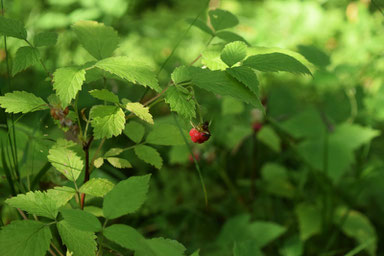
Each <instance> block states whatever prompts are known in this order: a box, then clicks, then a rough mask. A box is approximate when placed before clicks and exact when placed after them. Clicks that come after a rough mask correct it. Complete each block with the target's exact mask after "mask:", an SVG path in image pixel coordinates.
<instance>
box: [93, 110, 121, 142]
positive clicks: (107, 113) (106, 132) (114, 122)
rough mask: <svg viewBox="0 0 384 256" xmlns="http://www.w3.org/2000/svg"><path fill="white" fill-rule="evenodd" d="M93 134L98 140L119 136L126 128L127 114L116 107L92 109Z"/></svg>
mask: <svg viewBox="0 0 384 256" xmlns="http://www.w3.org/2000/svg"><path fill="white" fill-rule="evenodd" d="M89 117H90V119H91V124H92V127H93V133H94V136H95V138H96V139H101V138H104V137H105V138H107V139H108V138H111V137H112V136H118V135H120V134H121V132H122V131H123V129H124V126H125V114H124V112H123V110H122V109H121V108H119V107H115V106H103V105H97V106H93V107H92V108H91V111H90V113H89Z"/></svg>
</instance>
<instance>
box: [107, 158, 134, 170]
mask: <svg viewBox="0 0 384 256" xmlns="http://www.w3.org/2000/svg"><path fill="white" fill-rule="evenodd" d="M107 161H108V162H109V163H110V164H111V165H112V166H113V167H115V168H119V169H121V168H132V165H131V163H130V162H129V161H128V160H125V159H123V158H118V157H108V158H107Z"/></svg>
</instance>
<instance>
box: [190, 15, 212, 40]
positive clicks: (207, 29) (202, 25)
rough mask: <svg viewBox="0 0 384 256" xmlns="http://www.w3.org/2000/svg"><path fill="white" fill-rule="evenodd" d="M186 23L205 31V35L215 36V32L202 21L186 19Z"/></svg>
mask: <svg viewBox="0 0 384 256" xmlns="http://www.w3.org/2000/svg"><path fill="white" fill-rule="evenodd" d="M186 22H187V23H188V24H191V25H193V26H195V27H197V28H199V29H200V30H202V31H204V32H205V33H208V34H210V35H212V36H213V35H214V32H213V31H212V29H211V28H210V27H208V25H207V24H206V23H204V22H203V21H202V20H199V19H190V18H188V19H186Z"/></svg>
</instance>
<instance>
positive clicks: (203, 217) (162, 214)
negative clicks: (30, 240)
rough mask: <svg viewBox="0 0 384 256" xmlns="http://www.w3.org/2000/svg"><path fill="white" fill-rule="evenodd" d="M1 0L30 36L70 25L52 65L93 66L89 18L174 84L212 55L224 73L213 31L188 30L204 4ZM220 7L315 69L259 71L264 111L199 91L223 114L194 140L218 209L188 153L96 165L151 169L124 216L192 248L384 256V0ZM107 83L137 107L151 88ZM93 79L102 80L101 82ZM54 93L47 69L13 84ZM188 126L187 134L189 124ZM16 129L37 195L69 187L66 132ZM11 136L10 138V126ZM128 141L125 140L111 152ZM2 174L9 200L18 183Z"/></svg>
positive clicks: (0, 70) (50, 56) (115, 173)
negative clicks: (133, 210) (63, 145)
mask: <svg viewBox="0 0 384 256" xmlns="http://www.w3.org/2000/svg"><path fill="white" fill-rule="evenodd" d="M4 2H5V10H6V12H5V15H6V16H7V17H12V18H15V19H21V20H23V22H24V23H25V24H26V28H27V30H28V32H29V36H30V37H31V38H32V37H33V35H34V34H36V33H39V32H42V31H55V32H58V33H59V38H58V43H57V45H56V46H55V47H50V48H47V49H45V50H44V52H43V54H42V58H43V59H44V60H45V62H46V65H47V67H48V69H49V70H50V71H54V70H55V69H56V68H58V67H63V66H67V65H72V64H82V63H84V62H86V61H90V60H92V57H91V56H90V55H89V54H88V53H87V52H86V51H85V50H84V49H83V48H81V47H80V45H79V44H78V42H77V41H76V40H75V36H74V34H73V32H72V31H71V30H70V26H71V25H72V24H73V23H74V22H76V21H78V20H97V21H99V22H103V23H105V24H106V25H110V26H113V27H114V28H115V29H116V30H117V31H118V32H119V36H120V46H119V48H118V50H117V51H116V55H126V56H130V57H132V58H135V59H139V60H141V61H143V62H145V63H147V64H148V65H150V66H151V67H152V68H153V70H155V72H158V74H159V80H160V84H161V85H163V86H164V85H166V84H167V83H168V82H169V80H170V74H171V73H172V71H173V69H174V68H175V67H177V66H180V65H184V64H188V63H190V62H192V61H193V60H194V59H195V58H196V57H197V56H198V55H199V54H200V53H201V52H203V54H202V58H201V59H200V60H199V61H198V63H196V64H197V65H201V64H203V65H206V66H208V67H209V68H217V69H220V63H219V62H218V58H217V57H218V55H217V50H216V48H220V47H221V48H222V46H223V40H221V39H218V38H215V39H214V41H213V46H210V47H208V48H206V47H205V45H206V44H207V42H208V41H209V39H210V36H209V35H207V34H205V33H203V32H202V31H200V30H198V29H197V28H195V27H192V28H191V29H189V30H188V26H189V25H188V23H187V22H186V21H185V20H186V18H195V17H196V16H197V15H199V13H202V15H201V16H200V19H206V16H207V15H206V12H205V10H206V9H204V6H205V3H206V1H205V0H204V1H202V0H188V1H177V0H32V1H24V0H13V1H7V0H5V1H4ZM211 7H220V8H222V9H226V10H228V11H231V12H232V13H234V14H235V15H237V16H238V18H239V20H240V25H239V26H237V27H236V28H234V29H233V32H236V33H237V34H239V35H241V36H242V37H243V38H244V39H245V40H246V41H247V42H248V43H249V44H250V45H251V46H252V47H255V48H254V50H255V51H263V49H264V48H262V47H276V48H284V49H289V50H293V51H296V52H299V53H300V54H302V55H303V56H304V57H305V58H306V59H307V60H308V61H310V62H312V63H313V64H314V65H313V66H312V71H313V77H300V76H295V75H292V74H286V73H279V74H276V73H273V74H271V73H269V74H263V75H262V76H260V75H259V80H260V90H261V97H262V99H263V100H264V102H265V106H266V110H267V115H266V117H265V118H263V116H262V114H261V112H260V111H258V110H256V109H253V108H252V107H250V106H247V105H244V104H243V103H242V102H239V101H237V100H235V99H233V98H230V97H224V98H223V97H216V96H213V95H211V94H208V93H206V92H204V91H200V90H198V91H197V92H196V93H197V95H198V99H199V102H200V103H201V104H202V106H203V113H204V117H205V119H206V120H208V121H211V122H212V124H211V133H212V137H211V139H210V140H209V141H208V142H207V143H205V144H203V145H193V151H194V154H195V157H196V158H197V159H198V162H199V165H200V167H201V169H202V171H203V176H204V179H205V182H206V185H207V190H208V198H209V203H208V205H207V206H205V204H204V195H203V192H202V190H201V185H200V182H199V180H198V176H197V173H196V171H195V167H194V165H193V163H192V161H191V155H190V153H189V151H188V149H187V147H185V146H174V147H171V148H169V147H159V150H161V152H162V156H163V158H164V161H165V164H164V167H163V168H162V170H161V171H156V170H154V169H153V168H151V167H150V166H149V165H146V164H145V163H143V162H141V161H139V160H137V159H136V158H135V157H134V156H133V154H131V153H130V152H126V153H124V154H125V155H124V157H125V158H126V159H129V161H130V162H131V163H132V164H133V165H134V166H135V168H133V169H123V170H117V169H114V168H113V167H112V166H110V165H108V164H105V165H103V167H102V168H100V169H96V170H95V171H94V172H93V173H92V176H99V177H107V178H109V179H111V180H112V181H116V182H117V181H119V180H121V179H125V178H126V177H129V176H131V175H135V174H137V173H147V172H152V173H153V175H154V179H153V180H152V184H151V189H150V191H151V192H150V196H149V200H148V202H147V203H146V205H145V207H144V209H142V210H141V212H139V213H138V214H136V215H134V216H131V217H129V218H127V219H124V220H123V221H124V222H127V223H130V225H135V226H137V227H141V230H142V231H143V232H144V233H146V234H147V235H148V236H151V235H158V234H161V235H163V236H166V237H170V238H173V239H177V240H178V241H180V242H182V243H183V244H184V245H186V247H187V248H189V250H190V252H191V253H192V252H193V251H194V250H196V249H198V248H200V249H201V251H200V254H201V255H209V256H214V255H218V256H219V255H220V256H226V255H236V256H241V255H284V256H299V255H382V254H383V253H384V243H383V241H384V233H383V230H384V221H383V219H382V216H383V214H384V161H383V152H384V137H383V135H382V130H383V129H384V122H383V121H384V84H383V79H384V75H383V74H384V72H383V71H384V58H383V53H384V43H383V42H384V33H383V30H384V26H383V25H384V23H383V20H384V15H383V12H382V11H381V9H384V2H383V1H375V2H373V1H372V0H371V1H370V0H359V1H347V0H332V1H327V0H311V1H309V0H308V1H303V0H302V1H299V0H281V1H280V0H271V1H268V0H265V1H262V0H259V1H249V0H244V1H242V0H237V1H236V0H222V1H211ZM20 46H23V42H22V41H18V40H16V39H12V38H9V40H8V49H9V52H10V58H11V61H12V57H13V56H14V54H15V52H16V50H17V49H18V48H19V47H20ZM215 47H216V48H215ZM170 55H172V56H171V58H169V59H168V57H169V56H170ZM0 74H1V76H0V85H1V87H2V88H4V89H3V90H5V91H7V90H9V88H8V85H7V83H6V76H5V74H6V65H5V51H4V43H3V40H1V42H0ZM109 86H110V88H111V89H112V90H113V91H114V92H115V93H117V94H118V95H119V96H120V97H121V98H128V99H130V100H132V101H137V100H139V99H140V97H141V95H142V94H143V89H142V88H141V87H136V86H129V87H128V86H126V85H123V84H122V83H121V82H120V81H118V80H111V81H110V82H109ZM86 87H87V88H86V90H89V89H91V88H92V89H93V88H102V84H101V82H97V81H96V82H90V83H89V84H88V85H86ZM51 89H52V88H51V85H50V83H49V81H48V80H47V79H46V74H45V72H44V70H43V69H41V68H40V67H39V66H36V67H34V68H31V69H28V70H27V71H25V72H23V73H20V74H18V75H17V76H16V77H15V78H13V79H12V81H11V87H10V90H26V91H30V92H33V93H35V94H37V95H38V96H41V97H44V98H46V97H47V96H48V95H49V94H51V92H52V91H51ZM94 103H95V100H94V99H92V98H91V97H90V96H89V95H88V94H87V92H86V91H85V92H82V93H81V94H80V102H79V104H80V109H81V108H87V107H89V106H91V104H94ZM151 111H152V113H153V114H154V115H156V117H157V119H156V121H158V122H172V123H173V122H174V119H173V117H172V116H171V115H170V113H169V110H168V107H167V105H165V104H164V103H162V104H159V105H157V107H156V108H154V109H153V110H151ZM181 123H182V125H184V126H185V128H186V129H188V127H189V126H188V122H183V121H182V122H181ZM184 123H185V124H184ZM1 125H2V127H4V123H2V124H1ZM256 126H258V127H259V128H260V127H261V129H259V128H257V127H256ZM16 129H17V143H18V144H17V150H18V157H19V168H20V170H21V172H22V178H23V179H31V180H33V182H32V187H31V188H29V189H32V190H33V189H46V188H49V187H52V186H54V185H57V184H63V179H62V177H60V176H59V175H58V173H57V172H55V170H54V169H53V168H50V166H49V165H47V159H46V155H47V151H48V149H49V147H50V146H51V145H52V144H53V143H54V140H56V139H57V138H60V137H64V136H65V133H64V132H63V131H61V130H60V129H59V128H57V127H56V126H55V124H54V122H53V121H52V119H51V118H50V116H49V113H41V112H38V113H32V114H29V115H27V116H25V117H23V118H22V119H20V120H19V121H18V122H17V126H16ZM0 138H1V139H2V143H3V144H5V143H6V133H5V130H4V129H2V130H0ZM129 143H131V142H130V141H129V139H128V138H127V137H124V138H120V137H119V139H115V140H112V141H111V142H109V143H108V144H107V145H106V147H105V148H109V147H117V146H122V145H129ZM95 150H96V149H95V148H93V149H92V152H94V151H95ZM1 162H3V161H1ZM3 163H4V162H3ZM3 168H5V167H4V165H3ZM0 173H1V177H0V178H1V179H0V190H1V201H3V200H4V199H5V198H7V197H8V196H9V195H10V194H11V191H10V188H9V187H8V185H7V183H6V179H5V177H4V172H3V171H1V170H0ZM40 174H41V175H40ZM21 191H22V190H21ZM88 200H93V199H92V198H88ZM96 203H97V202H96ZM93 210H95V209H93ZM95 211H97V209H96V210H95ZM16 218H19V217H18V215H17V212H16V211H14V210H13V209H11V208H10V207H8V206H6V205H4V204H3V205H2V208H1V219H2V221H3V223H9V222H10V221H11V220H13V219H16ZM110 246H111V247H113V246H115V245H110ZM348 253H349V254H348ZM124 255H130V254H124Z"/></svg>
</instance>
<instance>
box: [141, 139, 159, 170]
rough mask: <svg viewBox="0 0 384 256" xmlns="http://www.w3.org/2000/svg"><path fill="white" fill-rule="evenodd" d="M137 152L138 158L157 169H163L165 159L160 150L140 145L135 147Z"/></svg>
mask: <svg viewBox="0 0 384 256" xmlns="http://www.w3.org/2000/svg"><path fill="white" fill-rule="evenodd" d="M135 153H136V155H137V157H138V158H140V159H141V160H143V161H144V162H146V163H148V164H150V165H153V166H154V167H156V168H157V169H161V167H162V166H163V159H162V158H161V156H160V154H159V152H158V151H157V150H156V149H154V148H153V147H150V146H146V145H138V146H137V147H135Z"/></svg>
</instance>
